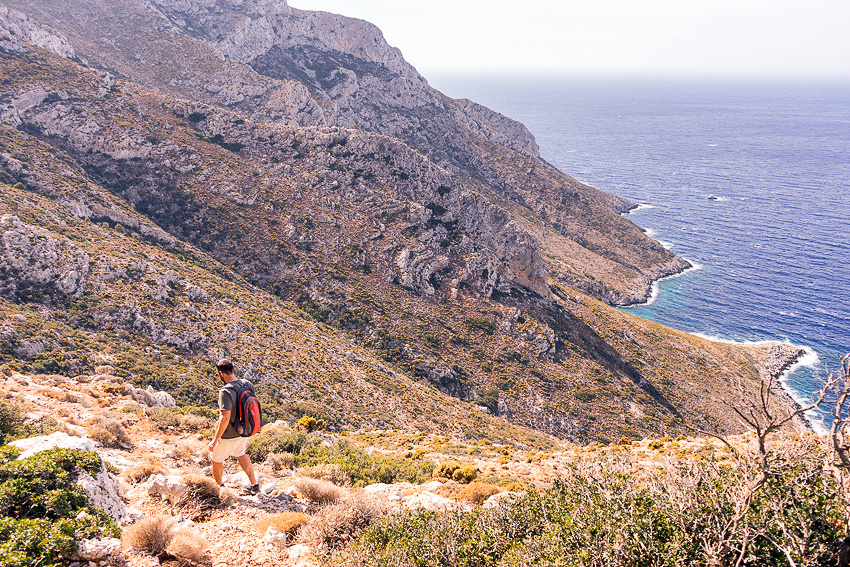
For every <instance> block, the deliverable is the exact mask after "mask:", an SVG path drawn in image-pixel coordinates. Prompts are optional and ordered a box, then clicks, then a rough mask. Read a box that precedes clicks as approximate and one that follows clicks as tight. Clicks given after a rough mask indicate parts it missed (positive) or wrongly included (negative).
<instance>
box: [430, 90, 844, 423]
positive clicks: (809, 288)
mask: <svg viewBox="0 0 850 567" xmlns="http://www.w3.org/2000/svg"><path fill="white" fill-rule="evenodd" d="M429 82H430V83H431V84H432V86H434V87H435V88H437V89H439V90H441V91H442V92H444V93H445V94H447V95H449V96H451V97H454V98H469V99H471V100H474V101H476V102H479V103H481V104H484V105H485V106H488V107H490V108H492V109H494V110H496V111H498V112H501V113H502V114H504V115H506V116H509V117H511V118H513V119H516V120H519V121H520V122H522V123H523V124H525V125H526V126H527V127H528V128H529V130H530V131H531V132H532V133H533V134H534V136H535V138H536V139H537V143H538V145H539V146H540V154H541V156H542V157H543V158H544V159H545V160H547V161H548V162H550V163H551V164H553V165H555V166H557V167H558V168H560V169H561V170H563V171H564V172H566V173H568V174H570V175H572V176H573V177H575V178H576V179H578V180H580V181H582V182H585V183H588V184H590V185H592V186H594V187H597V188H599V189H602V190H604V191H608V192H610V193H614V194H616V195H621V196H623V197H627V198H629V199H631V200H633V201H634V202H636V203H638V204H639V206H638V207H637V208H636V209H634V210H633V211H631V212H630V213H628V214H627V217H628V218H629V219H630V220H631V221H632V222H634V223H635V224H637V225H638V226H640V227H642V228H643V229H644V230H645V231H646V232H647V233H648V234H649V235H650V236H652V237H653V238H655V239H656V240H658V241H659V242H661V243H662V244H663V245H664V246H666V247H668V248H670V249H671V250H673V251H674V252H676V253H677V254H679V255H680V256H682V257H684V258H686V259H687V260H689V261H690V262H691V263H692V264H693V266H694V268H693V269H691V270H688V271H687V272H685V273H683V274H681V275H679V276H677V277H673V278H669V279H665V280H662V281H661V282H659V283H658V284H657V286H656V287H655V289H654V290H653V297H652V299H651V300H650V301H649V302H648V303H647V304H644V305H639V306H633V307H629V308H627V310H628V311H629V312H631V313H633V314H635V315H638V316H640V317H644V318H647V319H651V320H653V321H658V322H660V323H664V324H666V325H669V326H671V327H674V328H677V329H681V330H683V331H687V332H689V333H694V334H697V335H700V336H703V337H707V338H711V339H714V340H721V341H732V342H738V343H751V342H759V341H773V340H778V341H785V342H789V343H792V344H795V345H799V346H801V347H804V348H805V349H806V353H807V354H806V356H805V357H803V358H802V359H801V360H800V361H799V363H798V364H797V365H795V367H794V368H793V369H792V370H791V371H790V372H788V373H786V375H785V376H784V377H783V385H784V386H785V388H786V390H788V392H789V393H790V394H791V395H792V396H793V397H794V398H795V399H796V400H797V401H798V402H800V403H805V402H806V401H807V400H809V399H810V397H811V395H812V393H813V392H814V391H816V390H817V389H819V388H820V386H821V384H822V383H823V380H824V378H825V376H826V375H827V374H828V373H829V372H837V371H839V370H840V369H841V361H840V357H841V356H843V355H846V354H847V353H849V352H850V81H837V80H836V81H829V80H806V81H803V80H790V79H786V80H780V79H774V80H765V79H762V80H756V79H722V78H720V79H718V78H711V79H708V78H706V79H695V78H669V77H667V78H646V77H643V78H640V77H625V78H624V77H617V78H615V77H601V76H556V77H552V76H545V77H544V76H508V75H490V76H474V75H463V76H461V75H449V74H446V75H442V76H441V75H437V76H436V77H433V78H429ZM813 417H816V416H813Z"/></svg>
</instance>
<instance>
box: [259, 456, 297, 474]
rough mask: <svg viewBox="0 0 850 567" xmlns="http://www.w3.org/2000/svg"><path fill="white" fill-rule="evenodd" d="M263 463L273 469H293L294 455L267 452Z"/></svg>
mask: <svg viewBox="0 0 850 567" xmlns="http://www.w3.org/2000/svg"><path fill="white" fill-rule="evenodd" d="M265 464H266V465H268V466H270V467H271V468H272V470H275V471H280V470H284V469H294V468H295V455H293V454H292V453H269V454H268V456H267V457H266V461H265Z"/></svg>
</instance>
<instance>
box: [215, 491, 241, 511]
mask: <svg viewBox="0 0 850 567" xmlns="http://www.w3.org/2000/svg"><path fill="white" fill-rule="evenodd" d="M237 498H238V496H237V495H236V492H235V491H234V490H232V489H230V488H227V487H225V488H219V489H218V499H219V500H221V505H222V506H224V507H225V508H227V507H228V506H230V505H231V504H233V503H235V502H236V500H237Z"/></svg>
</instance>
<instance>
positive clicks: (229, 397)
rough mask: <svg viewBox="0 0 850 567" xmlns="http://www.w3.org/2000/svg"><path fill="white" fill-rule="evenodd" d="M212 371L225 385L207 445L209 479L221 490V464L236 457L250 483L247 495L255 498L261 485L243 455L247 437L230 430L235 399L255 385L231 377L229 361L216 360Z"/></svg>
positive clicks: (221, 391)
mask: <svg viewBox="0 0 850 567" xmlns="http://www.w3.org/2000/svg"><path fill="white" fill-rule="evenodd" d="M215 367H216V370H218V376H219V378H221V381H222V382H224V387H223V388H222V389H221V390H219V391H218V409H219V411H220V412H221V415H220V416H219V418H218V426H217V428H216V431H215V436H214V437H213V440H212V442H211V443H210V444H209V449H210V461H212V475H213V478H214V479H215V481H216V483H217V484H218V485H219V486H222V482H221V479H222V474H223V473H224V460H225V459H226V458H227V457H236V460H237V461H239V465H240V466H241V467H242V470H243V471H245V474H247V475H248V480H249V481H250V483H251V486H250V487H248V488H247V489H246V492H247V493H248V494H257V492H259V491H260V485H259V483H257V479H256V478H255V477H254V466H253V465H252V464H251V457H249V456H248V455H247V454H246V453H245V447H246V446H247V445H248V437H242V436H240V435H239V433H237V432H236V429H235V428H234V427H233V422H234V420H235V417H236V411H237V403H238V402H237V399H236V398H237V395H238V393H239V391H241V390H244V389H246V388H247V389H250V390H251V392H254V385H253V384H251V383H250V382H249V381H247V380H245V379H239V378H236V376H234V374H233V363H232V362H231V361H230V359H227V358H224V359H222V360H219V361H218V363H216V365H215ZM255 395H256V394H255Z"/></svg>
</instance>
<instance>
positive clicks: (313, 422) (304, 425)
mask: <svg viewBox="0 0 850 567" xmlns="http://www.w3.org/2000/svg"><path fill="white" fill-rule="evenodd" d="M326 426H327V425H326V424H325V420H324V419H316V418H315V417H309V416H306V415H305V416H302V417H301V419H299V420H298V422H297V423H296V424H295V428H296V429H303V430H305V431H306V432H307V433H312V432H313V431H324V429H325V427H326Z"/></svg>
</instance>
